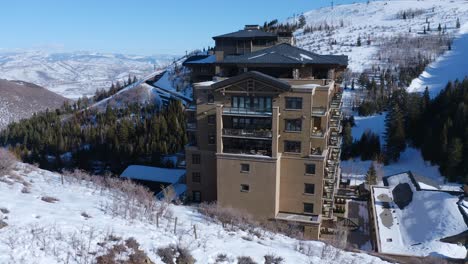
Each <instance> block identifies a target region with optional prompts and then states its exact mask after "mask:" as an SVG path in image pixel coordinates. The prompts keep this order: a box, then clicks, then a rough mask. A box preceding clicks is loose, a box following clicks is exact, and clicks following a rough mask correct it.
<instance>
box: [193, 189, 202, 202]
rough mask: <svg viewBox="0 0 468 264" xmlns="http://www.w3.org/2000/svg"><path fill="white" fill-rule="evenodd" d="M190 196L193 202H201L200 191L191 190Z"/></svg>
mask: <svg viewBox="0 0 468 264" xmlns="http://www.w3.org/2000/svg"><path fill="white" fill-rule="evenodd" d="M192 198H193V201H194V202H195V203H199V202H201V192H200V191H193V192H192Z"/></svg>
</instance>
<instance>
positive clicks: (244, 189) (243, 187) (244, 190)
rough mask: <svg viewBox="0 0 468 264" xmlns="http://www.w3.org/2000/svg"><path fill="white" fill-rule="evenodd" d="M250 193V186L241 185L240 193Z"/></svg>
mask: <svg viewBox="0 0 468 264" xmlns="http://www.w3.org/2000/svg"><path fill="white" fill-rule="evenodd" d="M248 191H250V186H249V185H248V184H241V192H248Z"/></svg>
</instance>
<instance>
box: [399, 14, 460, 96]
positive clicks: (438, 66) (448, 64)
mask: <svg viewBox="0 0 468 264" xmlns="http://www.w3.org/2000/svg"><path fill="white" fill-rule="evenodd" d="M465 77H468V23H465V24H464V25H463V26H462V27H461V30H460V34H459V36H457V38H456V39H455V40H454V42H453V45H452V50H451V51H447V52H446V53H445V54H444V55H443V56H441V57H439V58H438V59H437V60H436V61H434V62H433V63H431V64H429V66H428V67H426V70H425V71H424V72H423V73H422V74H421V75H420V76H419V77H418V78H416V79H414V80H413V81H412V82H411V84H410V86H409V87H408V91H409V92H423V91H424V89H426V87H428V89H429V92H430V95H431V97H432V98H434V97H436V96H437V95H438V94H439V93H440V91H441V90H442V89H443V88H444V87H445V86H446V85H447V83H448V82H449V81H451V82H453V81H455V80H457V79H458V80H459V81H462V80H463V78H465Z"/></svg>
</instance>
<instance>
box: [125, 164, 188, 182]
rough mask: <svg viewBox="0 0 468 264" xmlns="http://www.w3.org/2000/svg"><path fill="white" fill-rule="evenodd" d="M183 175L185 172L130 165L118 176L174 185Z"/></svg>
mask: <svg viewBox="0 0 468 264" xmlns="http://www.w3.org/2000/svg"><path fill="white" fill-rule="evenodd" d="M184 175H185V170H180V169H167V168H158V167H149V166H141V165H131V166H128V168H127V169H125V171H124V172H123V173H122V175H120V177H122V178H128V179H133V180H142V181H152V182H161V183H170V184H173V183H176V182H178V181H179V180H180V179H181V178H182V177H183V176H184Z"/></svg>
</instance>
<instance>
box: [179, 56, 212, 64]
mask: <svg viewBox="0 0 468 264" xmlns="http://www.w3.org/2000/svg"><path fill="white" fill-rule="evenodd" d="M215 62H216V56H215V55H203V56H192V57H190V58H188V59H187V60H186V61H185V62H184V65H191V64H211V63H215Z"/></svg>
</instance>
